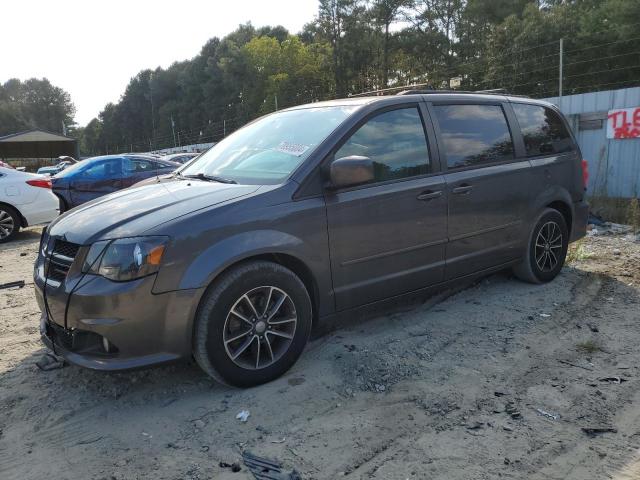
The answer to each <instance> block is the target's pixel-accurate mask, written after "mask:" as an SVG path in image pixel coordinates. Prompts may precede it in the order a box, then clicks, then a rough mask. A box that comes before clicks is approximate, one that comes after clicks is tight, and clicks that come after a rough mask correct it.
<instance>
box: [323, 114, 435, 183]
mask: <svg viewBox="0 0 640 480" xmlns="http://www.w3.org/2000/svg"><path fill="white" fill-rule="evenodd" d="M351 155H360V156H364V157H369V158H370V159H371V160H372V161H373V167H374V175H375V177H374V178H375V181H376V182H382V181H385V180H394V179H400V178H406V177H413V176H416V175H424V174H426V173H429V149H428V148H427V139H426V138H425V135H424V127H423V126H422V119H421V117H420V112H418V109H417V108H416V107H412V108H402V109H399V110H391V111H389V112H385V113H381V114H379V115H376V116H375V117H373V118H371V119H369V120H368V121H367V123H365V124H364V125H362V126H361V127H360V128H359V129H358V130H356V132H355V133H354V134H353V135H351V137H350V138H349V140H347V142H346V143H345V144H344V145H342V147H340V149H339V150H338V151H337V152H336V154H335V158H343V157H349V156H351Z"/></svg>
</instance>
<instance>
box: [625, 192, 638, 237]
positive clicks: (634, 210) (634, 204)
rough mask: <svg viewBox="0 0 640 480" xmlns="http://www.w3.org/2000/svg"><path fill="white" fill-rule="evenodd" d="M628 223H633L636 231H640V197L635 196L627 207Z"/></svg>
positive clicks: (632, 225)
mask: <svg viewBox="0 0 640 480" xmlns="http://www.w3.org/2000/svg"><path fill="white" fill-rule="evenodd" d="M627 224H628V225H631V227H632V228H633V232H634V233H639V232H640V199H638V198H633V199H631V201H630V202H629V206H628V207H627Z"/></svg>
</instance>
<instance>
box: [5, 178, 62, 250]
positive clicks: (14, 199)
mask: <svg viewBox="0 0 640 480" xmlns="http://www.w3.org/2000/svg"><path fill="white" fill-rule="evenodd" d="M59 205H60V201H59V199H58V197H56V196H55V195H54V194H53V192H52V191H51V178H49V177H47V176H44V175H37V174H33V173H26V172H21V171H19V170H16V169H14V168H7V167H3V166H0V243H2V242H8V241H9V240H11V239H12V238H13V237H14V236H15V235H16V233H18V231H19V230H20V228H22V227H26V226H30V225H39V224H42V223H49V222H50V221H51V220H53V219H54V218H56V217H57V216H58V213H59Z"/></svg>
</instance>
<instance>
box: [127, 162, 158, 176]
mask: <svg viewBox="0 0 640 480" xmlns="http://www.w3.org/2000/svg"><path fill="white" fill-rule="evenodd" d="M155 169H156V165H155V164H154V163H153V162H150V161H149V160H144V159H142V158H125V159H124V171H125V174H127V175H133V174H136V173H142V172H149V171H151V170H155Z"/></svg>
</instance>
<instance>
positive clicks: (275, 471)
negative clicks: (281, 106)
mask: <svg viewBox="0 0 640 480" xmlns="http://www.w3.org/2000/svg"><path fill="white" fill-rule="evenodd" d="M242 460H243V462H244V464H245V465H246V466H247V468H248V469H249V471H250V472H251V473H252V474H253V476H254V477H255V478H256V479H257V480H302V478H301V477H300V475H299V474H298V472H296V471H295V470H292V471H290V472H283V471H282V465H281V464H280V463H279V462H277V461H275V460H270V459H268V458H263V457H258V456H257V455H254V454H252V453H251V452H249V451H247V450H245V451H244V452H242Z"/></svg>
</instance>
